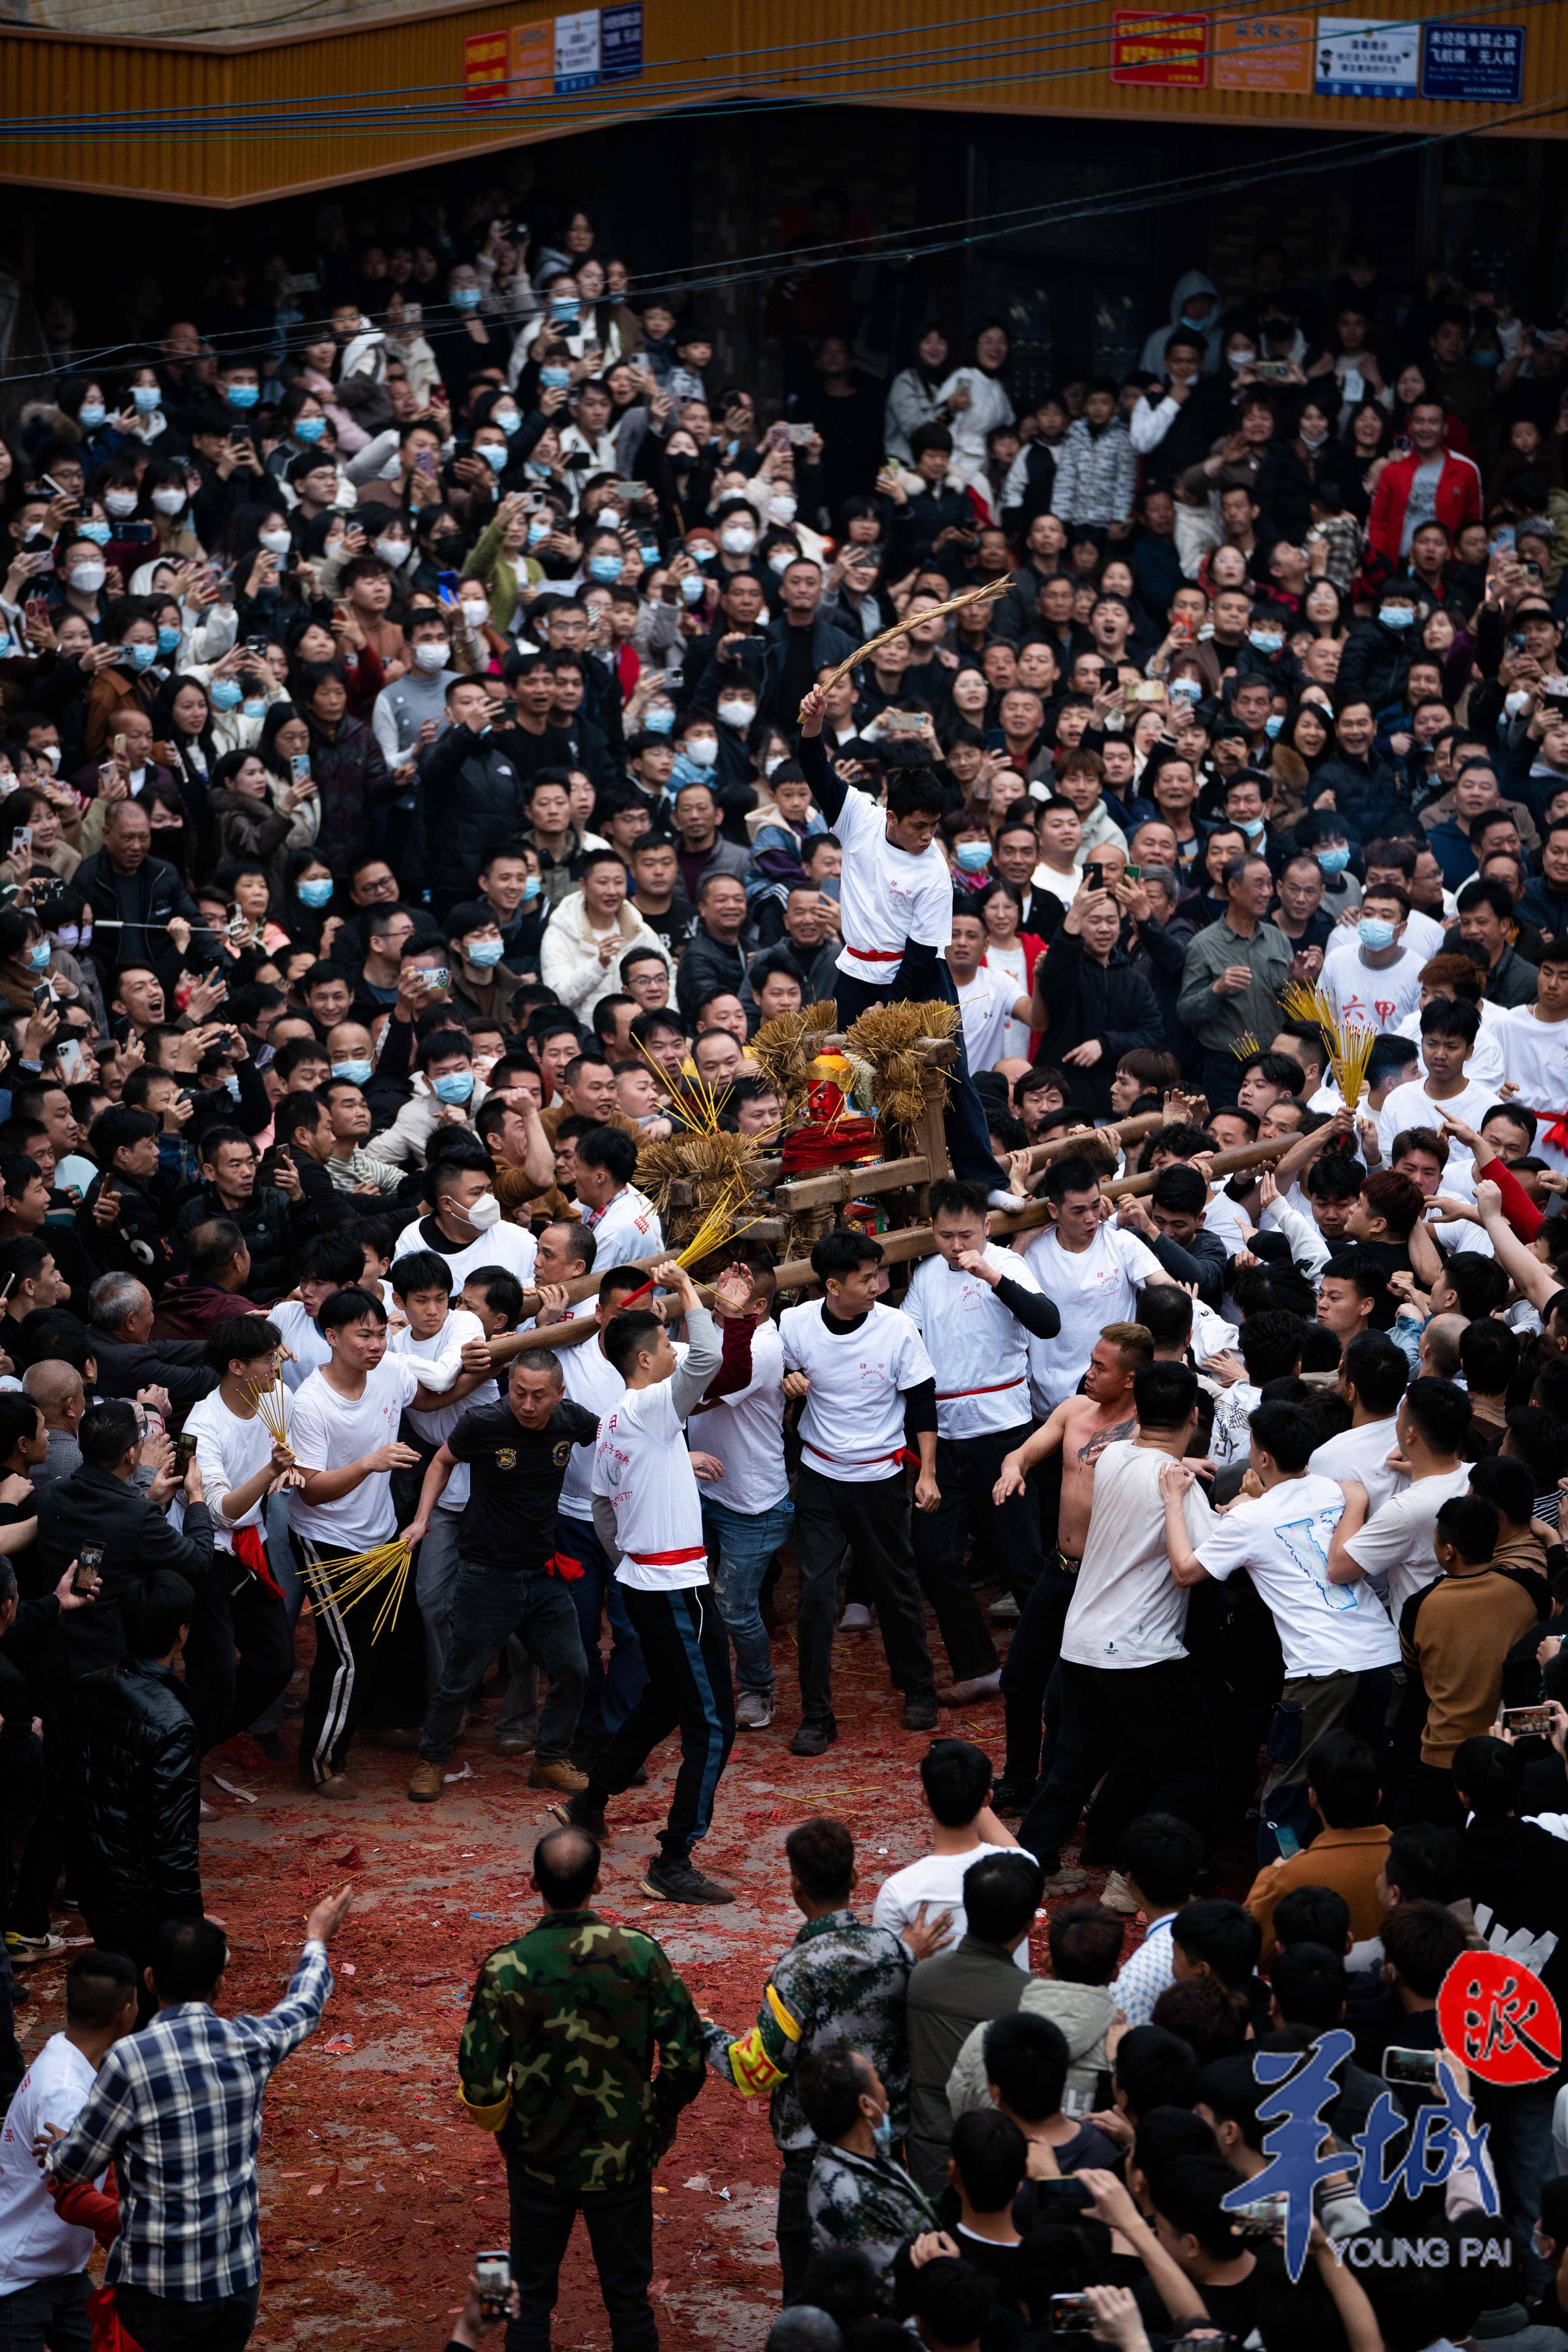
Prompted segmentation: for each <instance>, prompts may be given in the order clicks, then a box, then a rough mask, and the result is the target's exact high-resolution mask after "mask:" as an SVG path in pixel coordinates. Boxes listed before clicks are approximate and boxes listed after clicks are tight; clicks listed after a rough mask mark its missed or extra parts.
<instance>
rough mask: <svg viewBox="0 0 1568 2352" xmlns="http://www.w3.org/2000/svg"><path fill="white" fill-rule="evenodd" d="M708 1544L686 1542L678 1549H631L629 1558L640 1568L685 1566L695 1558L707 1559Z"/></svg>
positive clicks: (628, 1554)
mask: <svg viewBox="0 0 1568 2352" xmlns="http://www.w3.org/2000/svg"><path fill="white" fill-rule="evenodd" d="M707 1557H708V1547H707V1545H706V1544H685V1545H683V1546H682V1547H681V1548H680V1549H679V1550H677V1551H629V1552H627V1554H626V1558H627V1559H634V1560H636V1562H637V1566H638V1567H639V1568H685V1567H686V1566H688V1564H689V1562H690V1561H692V1560H694V1559H707Z"/></svg>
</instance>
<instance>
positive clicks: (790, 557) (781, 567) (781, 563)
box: [768, 547, 800, 580]
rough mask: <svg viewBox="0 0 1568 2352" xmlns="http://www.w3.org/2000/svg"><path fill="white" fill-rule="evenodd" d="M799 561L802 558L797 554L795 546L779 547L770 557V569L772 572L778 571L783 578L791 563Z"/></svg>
mask: <svg viewBox="0 0 1568 2352" xmlns="http://www.w3.org/2000/svg"><path fill="white" fill-rule="evenodd" d="M798 562H800V558H799V556H798V555H796V553H795V550H794V548H793V547H781V548H777V549H775V551H774V552H773V554H772V555H770V556H769V558H768V570H769V571H770V572H777V574H778V576H779V578H780V579H781V580H782V579H783V578H784V573H785V572H787V571H788V570H789V568H790V565H791V564H792V563H798Z"/></svg>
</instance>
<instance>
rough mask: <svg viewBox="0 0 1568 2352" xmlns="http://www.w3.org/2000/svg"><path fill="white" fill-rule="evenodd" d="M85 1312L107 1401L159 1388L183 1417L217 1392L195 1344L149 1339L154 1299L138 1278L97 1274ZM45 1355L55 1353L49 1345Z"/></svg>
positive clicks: (90, 1348) (89, 1345) (91, 1351)
mask: <svg viewBox="0 0 1568 2352" xmlns="http://www.w3.org/2000/svg"><path fill="white" fill-rule="evenodd" d="M87 1306H88V1314H89V1318H90V1319H89V1323H88V1326H87V1329H86V1333H85V1339H86V1346H87V1351H88V1354H89V1357H90V1358H91V1360H92V1362H93V1365H94V1367H95V1369H96V1371H97V1374H98V1379H97V1383H96V1385H97V1386H98V1388H99V1389H100V1391H101V1392H102V1393H103V1395H105V1396H106V1397H132V1398H134V1397H140V1395H141V1394H142V1390H143V1389H149V1388H161V1389H163V1390H165V1391H167V1393H168V1398H169V1402H170V1404H171V1405H172V1406H173V1407H174V1411H175V1412H184V1410H185V1408H186V1407H187V1406H188V1405H193V1404H195V1402H196V1399H197V1398H198V1397H205V1396H207V1395H209V1394H210V1393H211V1391H213V1390H214V1389H215V1388H216V1386H217V1381H216V1379H215V1377H214V1375H213V1374H212V1373H211V1372H210V1371H208V1370H207V1368H206V1363H205V1359H204V1357H203V1354H202V1343H201V1341H200V1340H199V1339H153V1294H152V1292H151V1291H150V1290H149V1289H148V1287H147V1286H146V1284H145V1283H144V1282H142V1281H141V1280H140V1279H139V1278H138V1276H135V1275H133V1274H100V1276H99V1278H98V1280H97V1281H96V1282H95V1283H94V1284H93V1286H92V1289H91V1291H90V1293H89V1297H88V1301H87ZM48 1352H49V1353H51V1354H57V1355H58V1353H59V1352H60V1351H59V1349H58V1347H56V1346H55V1344H54V1342H53V1341H52V1339H51V1340H50V1341H49V1343H48Z"/></svg>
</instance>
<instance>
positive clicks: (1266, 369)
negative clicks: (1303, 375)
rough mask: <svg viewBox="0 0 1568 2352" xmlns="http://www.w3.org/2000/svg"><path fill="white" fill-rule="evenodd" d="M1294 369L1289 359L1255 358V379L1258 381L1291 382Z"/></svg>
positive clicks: (1253, 370) (1253, 364)
mask: <svg viewBox="0 0 1568 2352" xmlns="http://www.w3.org/2000/svg"><path fill="white" fill-rule="evenodd" d="M1292 373H1293V371H1292V369H1291V366H1290V362H1289V360H1254V361H1253V362H1252V374H1253V380H1254V382H1255V383H1289V381H1290V377H1291V374H1292Z"/></svg>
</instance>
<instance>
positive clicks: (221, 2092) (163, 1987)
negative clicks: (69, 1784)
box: [46, 1887, 351, 2352]
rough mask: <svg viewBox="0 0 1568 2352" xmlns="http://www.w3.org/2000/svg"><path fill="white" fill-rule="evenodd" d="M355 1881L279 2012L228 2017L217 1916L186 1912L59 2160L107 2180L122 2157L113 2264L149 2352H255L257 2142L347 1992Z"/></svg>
mask: <svg viewBox="0 0 1568 2352" xmlns="http://www.w3.org/2000/svg"><path fill="white" fill-rule="evenodd" d="M350 1894H351V1890H350V1889H349V1888H348V1887H344V1889H343V1890H342V1894H340V1895H332V1896H331V1897H329V1898H328V1899H327V1900H326V1901H324V1902H321V1903H318V1904H317V1906H316V1907H315V1909H314V1910H313V1911H312V1912H311V1914H310V1918H309V1920H308V1921H307V1922H306V1926H305V1948H304V1951H303V1952H302V1953H301V1955H300V1965H299V1967H298V1968H297V1969H295V1971H294V1975H293V1979H292V1981H291V1982H290V1984H289V1990H288V1992H287V1993H286V1994H285V1996H284V1998H283V1999H282V2000H280V2001H279V2004H278V2007H277V2008H276V2009H274V2010H269V2011H268V2013H267V2015H266V2016H265V2017H219V2016H218V2015H217V2013H216V2011H215V2010H214V2008H213V2006H212V2003H213V2001H214V2000H215V1999H216V1995H217V1990H218V1986H219V1984H220V1982H221V1981H222V1978H223V1971H224V1968H225V1965H226V1960H227V1958H228V1951H227V1946H226V1943H225V1940H224V1935H223V1930H222V1928H221V1927H218V1926H217V1925H216V1923H215V1922H214V1921H212V1920H210V1919H171V1920H168V1921H167V1922H165V1924H164V1926H163V1928H162V1929H161V1930H160V1932H159V1937H158V1943H157V1958H156V1959H155V1960H154V1962H153V1966H152V1968H151V1969H149V1970H148V1971H147V1979H148V1982H149V1984H150V1985H151V1986H152V1988H153V1991H154V1992H155V1993H156V1994H157V1996H158V2014H157V2015H156V2017H155V2018H153V2021H152V2022H151V2023H150V2024H149V2025H147V2026H146V2027H145V2028H144V2029H143V2031H142V2032H140V2033H133V2034H130V2035H128V2036H127V2037H126V2039H125V2040H124V2041H123V2042H116V2043H115V2045H114V2047H113V2049H112V2050H110V2053H109V2054H108V2056H107V2057H106V2058H105V2060H104V2062H103V2064H102V2065H101V2066H100V2069H99V2072H98V2076H97V2079H96V2080H95V2082H94V2084H93V2086H92V2089H91V2090H90V2091H89V2094H88V2096H87V2102H86V2104H85V2105H84V2106H83V2107H82V2110H81V2112H80V2114H79V2116H77V2119H76V2121H75V2123H74V2124H73V2125H72V2126H71V2128H70V2130H69V2131H68V2133H67V2134H66V2136H65V2137H64V2138H63V2139H59V2140H57V2141H56V2142H55V2145H54V2147H52V2148H51V2149H50V2151H49V2155H48V2158H47V2167H46V2168H47V2171H48V2172H49V2173H50V2174H51V2175H53V2176H54V2178H56V2179H60V2180H68V2181H84V2180H95V2179H97V2178H98V2176H99V2174H100V2172H102V2171H103V2169H104V2168H105V2166H106V2165H109V2164H112V2165H113V2166H114V2168H115V2171H116V2174H117V2176H118V2179H119V2184H120V2235H119V2237H118V2238H117V2239H116V2241H115V2243H114V2246H113V2248H112V2250H111V2252H110V2257H109V2268H108V2271H107V2273H105V2276H106V2281H107V2283H108V2284H110V2285H111V2286H112V2287H113V2288H114V2290H115V2305H116V2309H117V2310H118V2312H119V2315H120V2318H121V2321H122V2322H123V2324H124V2326H125V2327H126V2329H127V2331H128V2332H129V2334H130V2335H131V2336H132V2337H133V2338H134V2340H135V2342H136V2343H137V2344H138V2345H139V2346H141V2347H142V2352H176V2347H178V2352H243V2347H244V2346H245V2344H246V2343H247V2341H248V2339H249V2336H250V2331H251V2329H252V2328H253V2327H254V2326H255V2325H256V2312H257V2305H258V2301H259V2298H260V2293H261V2239H260V2233H259V2231H258V2226H257V2189H256V2152H257V2149H258V2147H259V2146H260V2142H261V2102H262V2098H263V2096H264V2095H265V2093H266V2089H267V2084H268V2078H269V2076H270V2075H271V2073H272V2070H273V2068H274V2067H275V2066H277V2065H279V2064H280V2063H282V2061H283V2060H284V2059H285V2058H287V2056H288V2055H289V2052H290V2050H293V2049H295V2048H297V2047H298V2045H299V2044H300V2042H303V2041H304V2039H305V2037H306V2035H307V2034H309V2033H311V2032H314V2030H315V2027H316V2023H317V2021H318V2020H319V2018H320V2017H321V2011H322V2009H323V2008H324V2006H325V2005H326V2000H327V1996H328V1994H329V1993H330V1992H331V1989H332V1972H331V1969H330V1968H329V1967H328V1965H327V1945H328V1943H329V1942H330V1940H331V1937H333V1936H334V1935H335V1934H336V1932H337V1930H338V1929H339V1927H341V1926H342V1922H343V1919H344V1917H345V1916H346V1915H347V1912H348V1907H349V1901H350Z"/></svg>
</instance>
